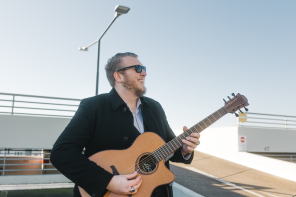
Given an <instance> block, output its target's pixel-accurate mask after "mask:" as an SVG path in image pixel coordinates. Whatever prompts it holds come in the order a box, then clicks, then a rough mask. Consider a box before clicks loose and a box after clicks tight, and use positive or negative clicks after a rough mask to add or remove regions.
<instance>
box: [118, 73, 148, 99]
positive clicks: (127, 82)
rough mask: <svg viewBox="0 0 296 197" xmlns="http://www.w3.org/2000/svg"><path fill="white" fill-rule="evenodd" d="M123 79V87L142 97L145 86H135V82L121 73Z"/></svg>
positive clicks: (144, 92)
mask: <svg viewBox="0 0 296 197" xmlns="http://www.w3.org/2000/svg"><path fill="white" fill-rule="evenodd" d="M123 77H124V81H123V82H122V85H123V87H125V88H126V89H127V90H128V91H131V92H132V93H133V94H134V95H136V96H137V97H142V96H143V95H145V94H146V87H145V86H144V89H140V88H138V87H136V82H135V83H134V84H133V83H132V82H131V80H130V79H129V78H128V76H126V75H125V74H123Z"/></svg>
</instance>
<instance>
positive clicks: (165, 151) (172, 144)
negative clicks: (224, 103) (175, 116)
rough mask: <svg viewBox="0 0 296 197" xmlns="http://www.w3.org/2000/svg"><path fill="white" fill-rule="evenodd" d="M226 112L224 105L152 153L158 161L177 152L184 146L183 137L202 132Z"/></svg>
mask: <svg viewBox="0 0 296 197" xmlns="http://www.w3.org/2000/svg"><path fill="white" fill-rule="evenodd" d="M225 114H227V111H226V110H225V109H224V107H222V108H220V109H219V110H217V111H216V112H214V113H212V114H211V115H209V116H208V117H206V118H205V119H203V120H202V121H200V122H199V123H197V124H195V125H193V126H192V127H191V128H190V129H188V130H187V131H185V132H184V133H182V134H180V135H179V136H177V137H176V138H174V139H172V140H171V141H169V142H168V143H166V144H165V145H163V146H162V147H160V148H159V149H157V150H156V151H154V152H153V153H152V154H151V155H152V156H153V157H154V159H155V160H156V163H158V162H160V161H161V160H163V159H164V158H166V157H168V156H169V155H171V154H172V153H173V152H175V151H176V150H177V149H178V148H180V147H181V146H183V142H182V139H185V138H186V137H188V136H190V135H191V134H192V133H200V132H202V131H203V130H205V129H206V128H208V127H209V126H211V125H212V124H213V123H214V122H216V121H217V120H219V119H220V118H222V117H223V116H224V115H225Z"/></svg>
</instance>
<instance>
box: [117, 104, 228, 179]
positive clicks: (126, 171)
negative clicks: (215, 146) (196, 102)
mask: <svg viewBox="0 0 296 197" xmlns="http://www.w3.org/2000/svg"><path fill="white" fill-rule="evenodd" d="M221 109H223V107H222V108H220V109H219V110H217V111H216V112H214V113H213V114H211V115H210V116H208V117H206V118H205V119H203V120H202V121H201V122H199V123H197V124H195V125H193V126H192V127H191V128H190V129H188V130H187V131H190V132H191V133H192V131H191V130H192V129H193V128H194V130H196V131H197V133H200V132H201V131H203V130H204V129H205V128H207V127H208V125H207V124H206V123H205V121H206V119H207V120H208V121H209V122H210V125H211V124H213V123H214V122H216V121H217V120H218V119H220V118H221V117H222V116H224V115H225V114H223V113H222V115H221V114H220V113H221V111H220V110H221ZM219 111H220V113H219ZM215 115H219V116H220V117H219V118H216V116H215ZM211 118H213V119H214V121H213V122H212V121H211ZM200 123H203V124H205V125H206V127H205V128H203V127H202V126H201V125H200ZM196 126H198V127H199V128H201V131H199V130H198V129H197V128H196ZM187 131H186V132H187ZM186 132H184V133H182V134H181V135H183V134H185V133H186ZM187 134H188V133H187ZM181 135H179V136H177V137H176V138H180V137H181ZM176 138H175V139H176ZM173 140H174V139H173ZM173 140H171V141H170V142H168V143H167V144H165V145H163V146H162V147H163V148H164V149H166V150H169V149H170V148H171V146H170V145H172V146H173V147H174V145H173V143H171V142H174V141H173ZM181 140H182V138H181ZM177 142H178V141H177ZM170 143H171V144H170ZM175 144H176V143H175ZM166 146H167V147H166ZM181 146H182V144H181ZM159 150H160V149H157V150H156V151H154V152H155V156H156V157H159V156H160V158H161V157H163V156H162V154H161V151H160V152H157V151H159ZM169 151H170V150H169ZM149 156H151V155H149ZM149 156H148V158H145V159H144V160H143V161H141V162H139V166H140V165H142V164H144V163H148V164H154V165H156V163H155V162H154V161H153V160H152V159H151V157H149ZM168 156H169V155H168ZM168 156H167V157H168ZM165 158H166V157H165ZM165 158H163V159H165ZM163 159H161V160H160V161H162V160H163ZM160 161H158V162H160ZM158 162H157V163H158ZM134 168H136V165H134V166H131V167H130V168H128V169H127V170H125V171H124V172H123V173H121V174H122V175H124V174H125V173H127V174H130V173H131V172H133V171H134V170H133V169H134ZM139 168H140V167H139Z"/></svg>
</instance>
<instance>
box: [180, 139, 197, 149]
mask: <svg viewBox="0 0 296 197" xmlns="http://www.w3.org/2000/svg"><path fill="white" fill-rule="evenodd" d="M182 142H183V143H184V144H186V145H188V147H187V148H189V147H191V148H193V149H195V148H196V147H197V145H196V144H195V143H193V142H190V141H187V140H185V139H183V140H182Z"/></svg>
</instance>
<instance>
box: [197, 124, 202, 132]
mask: <svg viewBox="0 0 296 197" xmlns="http://www.w3.org/2000/svg"><path fill="white" fill-rule="evenodd" d="M196 125H197V126H198V127H199V128H200V131H199V132H201V131H202V130H203V129H202V128H201V126H200V125H199V124H196Z"/></svg>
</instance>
